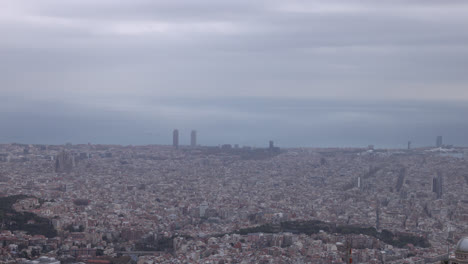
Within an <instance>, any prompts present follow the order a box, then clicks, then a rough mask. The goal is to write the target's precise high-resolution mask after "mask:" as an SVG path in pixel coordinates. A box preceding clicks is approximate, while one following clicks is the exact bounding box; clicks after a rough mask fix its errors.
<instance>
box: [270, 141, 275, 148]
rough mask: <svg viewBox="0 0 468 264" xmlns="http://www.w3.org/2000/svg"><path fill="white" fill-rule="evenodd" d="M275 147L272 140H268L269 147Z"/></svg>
mask: <svg viewBox="0 0 468 264" xmlns="http://www.w3.org/2000/svg"><path fill="white" fill-rule="evenodd" d="M274 147H275V145H274V143H273V140H270V149H273V148H274Z"/></svg>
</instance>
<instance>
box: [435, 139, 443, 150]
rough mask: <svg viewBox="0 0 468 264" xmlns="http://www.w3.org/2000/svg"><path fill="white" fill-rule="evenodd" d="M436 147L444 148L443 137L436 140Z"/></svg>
mask: <svg viewBox="0 0 468 264" xmlns="http://www.w3.org/2000/svg"><path fill="white" fill-rule="evenodd" d="M436 147H438V148H440V147H442V136H437V138H436Z"/></svg>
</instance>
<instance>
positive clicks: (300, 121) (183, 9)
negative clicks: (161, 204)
mask: <svg viewBox="0 0 468 264" xmlns="http://www.w3.org/2000/svg"><path fill="white" fill-rule="evenodd" d="M467 13H468V3H467V2H466V1H450V0H448V1H431V0H430V1H427V0H424V1H423V0H421V1H349V0H347V1H295V0H294V1H246V0H239V1H213V0H198V1H188V0H186V1H149V0H148V1H145V0H132V1H115V0H112V1H110V0H105V1H104V0H103V1H90V0H79V1H78V0H72V1H62V0H41V1H37V0H36V1H24V0H15V1H2V2H1V3H0V34H1V36H2V37H1V38H0V58H1V63H0V69H1V70H0V94H1V97H0V101H1V105H0V111H1V112H0V113H1V114H0V121H1V123H2V132H1V133H0V142H3V143H7V142H22V143H49V144H63V143H65V142H72V143H88V142H92V143H115V144H170V143H171V137H172V135H171V132H172V130H173V129H174V128H178V129H179V130H180V133H181V143H182V144H188V142H189V133H190V130H191V129H196V130H197V131H198V137H199V140H198V142H199V144H205V145H218V144H223V143H231V144H240V145H251V146H265V145H267V143H268V140H270V139H271V140H275V142H276V143H277V145H280V146H284V147H289V146H366V145H368V144H375V145H376V147H405V146H406V142H407V141H408V140H412V141H413V144H414V145H415V146H423V145H433V144H434V142H435V137H436V136H437V135H443V136H444V142H445V143H447V144H456V145H464V146H466V145H468V139H466V137H465V138H463V135H466V134H467V133H468V124H467V123H466V122H463V121H464V120H466V116H467V114H468V106H466V105H468V89H467V87H466V83H467V81H468V74H466V73H467V72H468V30H467V27H466V25H468V16H466V14H467Z"/></svg>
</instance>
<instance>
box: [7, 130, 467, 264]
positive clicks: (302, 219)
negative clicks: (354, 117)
mask: <svg viewBox="0 0 468 264" xmlns="http://www.w3.org/2000/svg"><path fill="white" fill-rule="evenodd" d="M190 139H191V144H190V146H181V145H179V134H178V130H174V132H173V145H172V146H160V145H147V146H119V145H95V144H78V145H74V144H70V143H68V144H66V145H28V144H18V143H13V144H3V145H0V186H1V188H0V190H1V193H0V194H1V196H2V197H1V198H0V199H1V200H0V202H1V210H2V211H1V213H0V216H1V217H2V226H1V227H2V228H1V229H2V231H1V234H0V240H1V241H2V242H3V244H0V245H2V248H1V261H2V263H18V262H22V263H27V264H28V263H44V264H47V263H60V262H61V263H101V264H104V263H139V264H143V263H216V264H217V263H369V264H370V263H440V262H441V261H445V260H448V259H449V258H450V257H452V258H453V257H454V255H453V253H454V251H455V249H456V245H457V242H458V240H459V239H462V238H463V236H464V235H466V230H467V221H466V220H467V219H468V174H467V171H468V163H467V162H466V159H465V156H466V154H467V149H464V148H458V147H453V146H445V145H443V144H442V137H438V138H437V141H436V146H434V147H426V148H414V149H413V148H411V144H410V142H409V143H408V149H374V147H373V146H368V147H366V148H341V149H339V148H328V149H314V148H290V149H280V148H278V147H275V146H274V143H273V142H272V141H270V143H269V145H268V146H267V147H266V148H252V147H245V146H243V147H239V146H238V145H234V146H232V145H230V144H225V145H220V146H216V147H207V146H200V145H197V141H196V140H197V132H196V131H192V133H191V138H190Z"/></svg>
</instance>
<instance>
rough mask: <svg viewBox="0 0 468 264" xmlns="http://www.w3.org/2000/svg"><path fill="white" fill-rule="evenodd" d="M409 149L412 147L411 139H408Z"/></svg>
mask: <svg viewBox="0 0 468 264" xmlns="http://www.w3.org/2000/svg"><path fill="white" fill-rule="evenodd" d="M408 149H411V141H408Z"/></svg>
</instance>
